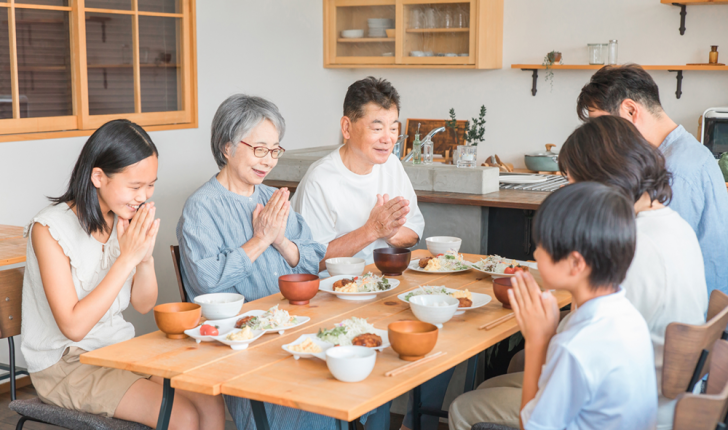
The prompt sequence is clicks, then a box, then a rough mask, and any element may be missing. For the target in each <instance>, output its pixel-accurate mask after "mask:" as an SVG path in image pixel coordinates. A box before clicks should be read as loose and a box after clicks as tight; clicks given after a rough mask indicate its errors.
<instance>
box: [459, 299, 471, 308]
mask: <svg viewBox="0 0 728 430" xmlns="http://www.w3.org/2000/svg"><path fill="white" fill-rule="evenodd" d="M458 301H459V302H460V304H459V305H458V307H459V308H469V307H471V306H473V301H472V300H470V299H469V298H467V297H458Z"/></svg>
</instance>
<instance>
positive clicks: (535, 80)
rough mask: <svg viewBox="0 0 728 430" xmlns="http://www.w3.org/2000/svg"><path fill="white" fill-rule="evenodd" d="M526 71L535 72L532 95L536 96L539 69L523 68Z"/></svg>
mask: <svg viewBox="0 0 728 430" xmlns="http://www.w3.org/2000/svg"><path fill="white" fill-rule="evenodd" d="M521 70H522V71H524V72H533V75H532V77H533V84H532V85H531V95H532V96H534V97H536V93H537V92H538V88H537V86H538V69H521Z"/></svg>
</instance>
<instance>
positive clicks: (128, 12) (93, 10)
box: [83, 7, 136, 15]
mask: <svg viewBox="0 0 728 430" xmlns="http://www.w3.org/2000/svg"><path fill="white" fill-rule="evenodd" d="M83 11H84V12H91V13H110V14H115V15H136V12H134V8H133V7H132V10H120V9H99V8H94V7H89V8H86V7H84V8H83Z"/></svg>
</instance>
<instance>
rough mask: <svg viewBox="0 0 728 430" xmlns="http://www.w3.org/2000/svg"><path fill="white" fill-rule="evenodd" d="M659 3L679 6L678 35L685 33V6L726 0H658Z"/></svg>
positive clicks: (727, 1)
mask: <svg viewBox="0 0 728 430" xmlns="http://www.w3.org/2000/svg"><path fill="white" fill-rule="evenodd" d="M660 3H662V4H666V5H670V6H677V7H679V8H680V28H679V30H680V36H682V35H684V34H685V15H687V14H688V12H687V7H688V5H690V6H699V5H708V4H728V0H660Z"/></svg>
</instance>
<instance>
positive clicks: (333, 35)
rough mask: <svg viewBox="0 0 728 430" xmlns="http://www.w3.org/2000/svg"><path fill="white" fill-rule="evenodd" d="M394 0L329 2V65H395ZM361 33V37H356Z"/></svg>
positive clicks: (330, 0)
mask: <svg viewBox="0 0 728 430" xmlns="http://www.w3.org/2000/svg"><path fill="white" fill-rule="evenodd" d="M395 11H396V8H395V0H329V1H328V2H327V8H326V10H325V14H324V28H325V29H326V30H325V31H326V32H327V34H325V35H324V41H325V46H324V49H325V50H326V60H325V63H326V64H327V65H347V64H351V65H368V64H372V65H386V64H394V59H395V57H394V48H395V43H394V41H395V38H394V37H387V34H386V30H390V32H393V31H394V27H395ZM357 33H358V34H357Z"/></svg>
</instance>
